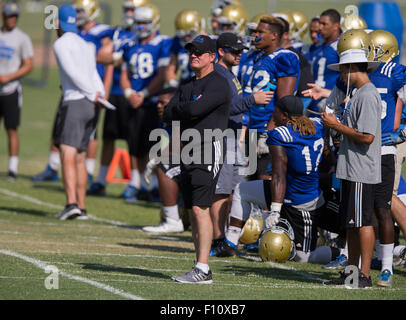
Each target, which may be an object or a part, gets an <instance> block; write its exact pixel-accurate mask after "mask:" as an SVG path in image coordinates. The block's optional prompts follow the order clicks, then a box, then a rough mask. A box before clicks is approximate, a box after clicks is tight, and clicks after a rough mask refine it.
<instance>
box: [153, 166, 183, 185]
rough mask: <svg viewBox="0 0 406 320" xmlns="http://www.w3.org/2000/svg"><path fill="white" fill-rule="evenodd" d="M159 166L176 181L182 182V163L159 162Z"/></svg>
mask: <svg viewBox="0 0 406 320" xmlns="http://www.w3.org/2000/svg"><path fill="white" fill-rule="evenodd" d="M158 168H160V169H161V170H162V171H163V172H164V173H165V175H166V176H167V177H168V178H169V179H172V180H173V181H175V182H176V183H180V164H172V163H171V162H170V163H169V164H162V163H160V164H158Z"/></svg>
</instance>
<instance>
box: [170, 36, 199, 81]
mask: <svg viewBox="0 0 406 320" xmlns="http://www.w3.org/2000/svg"><path fill="white" fill-rule="evenodd" d="M171 54H173V55H175V56H176V58H177V60H178V69H179V71H180V77H179V82H180V83H182V82H183V81H186V80H189V79H190V78H192V77H193V76H194V75H195V73H194V72H193V69H192V68H191V67H190V64H189V54H188V52H187V50H186V49H185V48H184V47H183V46H182V44H181V43H180V39H179V37H174V38H173V39H172V46H171Z"/></svg>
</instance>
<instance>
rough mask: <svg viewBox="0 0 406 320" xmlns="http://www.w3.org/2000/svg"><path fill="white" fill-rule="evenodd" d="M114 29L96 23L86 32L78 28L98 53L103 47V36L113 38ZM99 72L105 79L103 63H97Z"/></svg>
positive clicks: (80, 34) (79, 32) (81, 35)
mask: <svg viewBox="0 0 406 320" xmlns="http://www.w3.org/2000/svg"><path fill="white" fill-rule="evenodd" d="M113 32H114V29H113V28H112V27H111V26H109V25H107V24H101V23H96V24H95V25H94V27H92V28H91V29H90V30H89V31H87V32H85V31H82V30H78V35H79V36H80V37H82V38H83V39H84V40H85V41H87V42H90V43H92V44H94V46H95V48H96V55H97V53H98V52H99V50H100V48H101V47H102V40H103V38H106V37H108V38H110V39H111V38H112V35H113ZM96 68H97V72H98V73H99V76H100V78H101V79H104V66H103V64H101V63H97V64H96Z"/></svg>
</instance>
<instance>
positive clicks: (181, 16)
mask: <svg viewBox="0 0 406 320" xmlns="http://www.w3.org/2000/svg"><path fill="white" fill-rule="evenodd" d="M175 29H176V35H177V36H178V37H179V38H184V37H185V36H186V35H189V34H193V35H198V34H202V33H204V29H205V22H204V19H202V17H201V16H200V14H199V12H197V11H196V10H194V9H185V10H182V11H181V12H179V13H178V15H177V16H176V18H175Z"/></svg>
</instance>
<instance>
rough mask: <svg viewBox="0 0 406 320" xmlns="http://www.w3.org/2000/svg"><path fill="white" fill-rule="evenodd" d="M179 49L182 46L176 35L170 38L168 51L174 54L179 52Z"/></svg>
mask: <svg viewBox="0 0 406 320" xmlns="http://www.w3.org/2000/svg"><path fill="white" fill-rule="evenodd" d="M180 49H182V47H181V45H180V43H179V40H178V38H177V37H175V38H172V43H171V45H170V52H171V53H173V54H175V55H176V54H178V53H179V51H180Z"/></svg>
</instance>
